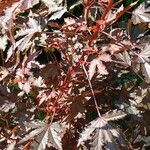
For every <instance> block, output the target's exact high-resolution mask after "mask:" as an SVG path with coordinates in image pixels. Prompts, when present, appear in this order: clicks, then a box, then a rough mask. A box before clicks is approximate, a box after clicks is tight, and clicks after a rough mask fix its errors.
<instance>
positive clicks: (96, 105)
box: [82, 64, 101, 117]
mask: <svg viewBox="0 0 150 150" xmlns="http://www.w3.org/2000/svg"><path fill="white" fill-rule="evenodd" d="M82 68H83V70H84V72H85V74H86V77H87V80H88V82H89V86H90V89H91V92H92V95H93V99H94V103H95V107H96V110H97V113H98V116H99V117H101V114H100V111H99V108H98V104H97V101H96V97H95V94H94V90H93V87H92V84H91V81H90V79H89V77H88V73H87V71H86V69H85V66H84V64H82Z"/></svg>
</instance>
